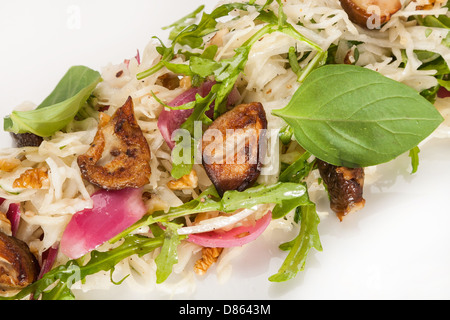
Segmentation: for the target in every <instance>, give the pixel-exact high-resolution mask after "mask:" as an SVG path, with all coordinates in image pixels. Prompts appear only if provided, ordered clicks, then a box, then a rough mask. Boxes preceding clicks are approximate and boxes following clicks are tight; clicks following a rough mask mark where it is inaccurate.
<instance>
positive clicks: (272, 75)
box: [0, 0, 450, 294]
mask: <svg viewBox="0 0 450 320" xmlns="http://www.w3.org/2000/svg"><path fill="white" fill-rule="evenodd" d="M226 2H236V0H230V1H221V2H220V3H219V4H223V3H226ZM241 2H244V1H241ZM257 3H258V4H264V3H265V1H263V0H258V1H257ZM402 3H403V5H404V9H403V10H401V11H399V12H398V13H396V14H395V15H394V16H393V17H392V19H391V20H390V21H389V22H388V23H387V24H386V25H385V26H383V28H382V29H381V30H374V31H368V30H364V29H362V28H360V27H358V26H355V25H354V24H353V23H352V22H351V21H350V20H349V18H348V16H347V14H346V13H345V11H344V10H343V9H342V8H341V6H340V4H339V1H338V0H285V1H283V4H284V10H285V13H286V15H287V16H288V20H289V22H290V23H292V25H294V26H295V28H296V29H297V30H298V31H299V32H300V33H302V34H303V35H304V36H305V37H307V38H309V39H311V40H312V41H314V42H315V43H317V44H319V45H320V47H322V49H323V50H328V49H329V48H330V46H332V45H335V46H337V51H336V59H337V62H340V63H343V62H344V59H345V57H346V55H347V53H348V52H349V50H352V49H354V48H353V45H351V44H350V43H359V45H358V50H359V59H358V60H357V62H356V63H357V65H360V66H364V67H366V68H370V69H373V70H376V71H378V72H380V73H381V74H383V75H385V76H387V77H390V78H392V79H394V80H397V81H400V82H403V83H405V84H407V85H409V86H411V87H412V88H414V89H416V90H417V91H422V90H424V89H428V88H430V87H433V86H435V85H436V84H437V81H436V78H435V77H434V76H433V75H434V74H435V72H434V71H433V70H428V71H421V70H418V68H419V67H420V65H421V62H420V61H419V60H418V58H417V56H416V54H415V53H414V51H415V50H427V51H431V52H435V53H437V54H440V55H441V56H442V57H443V58H444V60H445V61H446V62H447V63H448V64H449V65H450V50H449V48H447V47H446V46H444V45H443V44H442V39H444V38H445V37H446V35H447V33H446V31H445V30H443V29H438V28H428V27H421V26H418V25H416V24H415V23H414V22H408V21H407V18H408V17H411V16H414V15H418V14H420V15H440V14H447V9H446V8H441V6H440V5H439V4H436V5H435V7H434V8H433V9H431V10H417V8H416V7H417V5H419V4H420V3H421V2H420V1H418V2H411V1H402ZM272 6H274V7H275V6H277V4H276V3H274V4H272ZM233 14H234V15H235V16H236V19H228V20H227V21H223V22H221V23H220V24H219V26H218V27H219V31H218V33H217V35H216V36H215V37H212V36H211V35H209V36H207V37H206V38H205V41H210V42H211V43H214V44H217V45H218V46H219V51H218V53H217V57H216V58H217V59H225V58H229V57H232V56H233V55H234V53H235V52H234V49H236V48H238V47H239V46H241V45H242V44H243V43H244V42H245V41H246V40H247V39H248V38H250V37H251V35H253V34H254V33H255V32H256V31H257V30H258V29H259V28H261V25H260V24H258V23H256V22H255V18H256V16H257V15H258V13H257V12H256V11H252V10H249V12H233ZM157 46H158V43H156V42H154V41H151V42H150V43H149V44H148V46H147V47H146V48H145V50H144V51H142V52H141V57H142V59H141V64H139V63H138V61H137V60H136V59H131V60H130V62H129V65H127V64H125V63H119V64H109V65H106V66H105V68H104V69H103V70H102V78H103V82H101V83H100V84H99V85H98V87H97V89H96V90H95V92H94V95H95V96H96V97H97V99H98V103H99V104H101V105H103V106H109V109H108V110H107V111H106V113H108V114H109V115H112V114H113V113H114V112H115V110H117V108H119V107H121V106H122V105H123V103H124V102H125V101H126V100H127V98H128V97H129V96H131V97H132V98H133V101H134V105H135V112H136V117H137V119H138V122H139V125H140V127H141V128H142V130H143V132H144V135H145V138H146V139H147V141H148V144H149V146H150V150H151V156H152V160H151V169H152V176H151V179H150V183H149V184H148V185H147V186H146V187H145V189H146V191H148V192H151V193H152V194H154V195H155V196H156V197H157V198H158V201H159V206H160V207H163V208H165V209H168V208H169V207H171V206H178V205H181V204H183V202H185V201H186V200H187V199H189V198H190V197H195V196H196V195H198V194H199V192H201V191H202V190H204V189H205V188H206V187H207V186H209V185H210V184H211V182H210V181H209V179H208V177H207V175H206V174H205V172H204V170H203V169H202V168H201V166H199V165H197V166H196V167H195V170H196V171H197V175H198V178H199V183H198V184H199V188H198V189H196V190H194V189H193V190H189V191H188V192H186V193H180V192H177V191H173V190H171V189H170V188H168V187H167V183H168V182H169V181H171V180H172V178H171V175H170V170H171V161H170V160H171V153H170V149H169V148H168V147H167V145H166V144H165V143H164V139H163V137H162V136H161V133H160V132H159V131H158V128H157V119H158V115H159V113H160V112H161V111H162V106H161V105H160V104H159V103H158V102H157V101H156V100H155V99H154V98H153V96H152V94H151V93H152V92H154V93H155V94H156V95H157V96H158V97H159V99H161V100H163V101H167V102H169V101H171V100H172V99H174V98H175V97H177V96H178V95H179V94H180V93H182V92H183V91H184V90H185V89H184V88H181V87H180V88H177V89H175V90H169V89H167V88H165V87H163V86H161V85H158V84H157V79H158V78H159V77H160V76H162V75H163V74H165V73H167V72H168V71H167V69H165V68H163V69H162V70H160V71H159V72H157V73H156V74H154V75H152V76H150V77H148V78H145V79H144V80H137V78H136V75H137V74H138V73H140V72H143V71H145V70H147V69H148V68H150V67H151V66H153V65H154V64H155V63H157V62H158V61H159V59H160V55H159V53H158V52H157V51H156V47H157ZM291 46H295V47H296V48H297V51H298V52H300V53H301V52H302V51H305V52H306V51H307V50H310V49H309V48H308V47H307V46H306V45H305V44H304V43H302V42H297V41H294V40H292V39H291V38H289V37H287V36H285V35H282V34H280V33H273V34H270V35H266V36H264V37H263V39H261V40H260V41H258V42H257V43H256V44H255V45H254V47H253V49H252V50H251V53H250V56H249V61H248V63H247V65H246V68H245V72H244V74H243V75H242V78H241V79H239V80H238V85H239V89H240V91H241V93H242V101H241V102H252V101H258V102H261V103H262V104H263V106H264V107H265V109H266V113H267V116H268V121H269V129H280V128H282V127H283V126H284V122H283V121H282V120H281V119H280V118H277V117H274V116H272V115H271V110H273V109H279V108H281V107H283V106H285V105H286V104H287V102H288V101H289V100H290V97H291V96H292V95H293V94H294V92H295V91H296V89H297V88H298V86H299V84H298V83H297V81H296V79H297V77H296V75H295V74H294V73H293V72H292V71H291V69H289V68H286V65H287V64H288V60H287V56H286V53H287V52H288V51H289V48H290V47H291ZM402 51H403V52H404V54H406V57H407V61H408V62H407V64H406V66H405V67H404V68H403V67H400V63H401V62H402V61H403V60H402ZM311 56H312V55H311ZM392 56H394V57H395V58H396V59H393V58H392ZM308 59H310V58H307V59H305V60H304V61H303V62H302V63H303V65H306V64H307V63H308V62H309V60H308ZM173 62H174V63H181V62H182V60H181V58H177V59H176V60H175V61H173ZM119 71H122V72H123V74H122V75H121V76H120V77H117V74H118V72H119ZM436 107H437V108H438V110H439V111H440V112H441V113H442V114H443V115H444V116H445V117H446V119H447V120H446V122H444V123H443V124H442V125H441V126H440V127H439V128H438V130H437V131H436V132H435V134H434V135H433V137H432V138H436V137H437V138H444V137H445V138H448V137H450V123H449V121H450V120H449V119H450V98H447V99H439V100H438V101H437V102H436ZM27 108H28V107H27ZM96 130H97V120H96V119H95V118H90V119H87V120H85V121H82V122H77V121H74V122H73V123H71V124H70V125H69V126H68V127H67V128H66V131H67V133H62V132H58V133H56V134H55V135H54V136H53V137H51V138H49V139H47V140H46V141H45V142H44V143H42V145H41V146H40V147H39V148H21V149H15V148H11V149H4V150H1V151H0V159H11V158H22V159H24V160H23V161H22V162H21V165H20V167H19V168H17V169H16V170H15V171H13V172H10V173H9V172H0V186H1V189H0V197H2V198H5V199H7V202H6V204H8V203H11V202H20V203H22V204H23V209H24V215H23V223H22V224H21V227H20V230H19V234H18V237H19V238H21V239H23V240H25V241H26V242H27V243H28V244H29V245H30V247H31V249H32V251H33V252H35V253H36V254H38V256H40V255H41V254H42V253H43V252H44V251H45V250H47V249H48V248H50V247H51V246H52V245H54V244H55V243H57V242H58V241H59V240H60V239H61V235H62V233H63V231H64V228H65V226H66V225H67V223H68V222H69V221H70V218H71V216H72V215H73V214H75V213H76V212H78V211H81V210H83V209H84V208H89V207H91V206H92V201H91V199H90V194H92V193H93V191H94V189H95V188H94V187H93V186H91V185H89V184H88V183H87V182H85V181H83V179H82V178H81V174H80V170H79V167H78V165H77V162H76V159H77V157H78V156H79V155H81V154H83V153H85V152H86V151H87V149H88V148H89V145H90V143H91V142H92V140H93V138H94V135H95V133H96ZM273 139H277V137H276V136H275V137H273ZM430 139H431V138H430ZM427 141H428V140H427ZM300 152H301V150H299V149H295V148H292V149H289V150H287V151H286V152H285V153H283V154H282V155H280V154H279V153H276V156H279V157H281V159H282V161H283V162H286V163H292V162H293V161H294V160H295V159H296V157H297V156H298V155H299V154H300ZM40 166H45V167H47V168H48V169H49V171H48V172H49V180H50V185H49V187H48V188H47V189H27V190H20V189H15V188H13V187H12V184H13V181H14V180H15V179H16V178H18V177H19V176H20V174H21V173H23V172H24V171H25V170H27V169H29V168H36V167H40ZM375 171H376V168H369V170H368V171H367V173H366V176H367V181H366V183H370V179H371V177H373V176H375ZM267 172H270V174H265V175H262V176H261V177H260V181H259V182H261V183H271V182H274V181H276V180H277V175H278V173H279V172H278V171H276V172H273V171H270V170H269V171H267ZM309 184H310V189H309V190H310V193H311V197H312V198H313V200H315V199H318V198H320V197H323V194H324V192H323V187H322V186H321V185H319V184H317V176H315V175H312V176H311V177H310V181H309ZM241 214H242V213H241ZM322 214H323V215H326V214H327V213H326V212H325V213H322ZM243 216H244V215H243ZM234 222H236V221H234ZM187 228H189V227H187ZM192 228H193V227H192ZM291 228H292V226H291V225H290V223H288V222H284V221H276V222H274V223H273V224H272V225H271V226H270V227H269V228H268V229H267V231H266V234H270V233H271V232H276V231H277V230H285V231H286V230H291ZM184 231H185V232H186V233H188V232H194V231H192V230H191V229H189V230H188V229H185V230H184ZM105 249H107V246H106V247H105ZM200 249H201V248H199V247H198V246H197V245H194V244H191V243H187V242H186V243H183V244H182V245H181V246H180V247H179V263H178V265H177V266H175V269H174V275H173V276H172V277H175V278H176V279H177V281H171V280H170V281H168V282H167V283H165V284H162V285H158V286H157V289H159V290H162V291H163V292H166V293H172V294H177V293H180V292H183V293H186V292H193V290H195V275H194V272H193V269H192V261H193V260H195V259H197V258H199V254H200ZM244 250H245V247H244V248H237V249H235V250H225V252H224V253H223V254H222V256H221V258H220V260H219V262H218V264H217V268H216V269H217V271H218V272H219V277H220V279H222V280H224V279H226V278H227V277H229V276H230V273H231V260H232V258H234V257H235V256H236V255H239V254H241V253H242V252H243V251H244ZM157 253H158V251H155V252H153V253H151V254H148V255H146V256H143V257H137V256H133V257H130V258H128V259H126V260H124V261H122V262H121V263H120V264H119V265H118V266H116V268H115V276H114V277H115V278H116V277H117V278H120V276H121V275H124V276H125V275H127V274H132V276H131V277H129V278H127V279H126V281H125V283H127V284H128V285H130V286H133V287H136V288H140V290H148V291H150V290H154V289H155V288H156V287H155V270H156V265H155V262H154V259H155V258H156V256H157ZM65 260H66V258H65V257H63V256H60V257H59V261H58V262H59V263H63V262H64V261H65ZM112 285H113V284H112V283H111V281H110V279H109V273H104V274H102V273H99V274H97V275H94V276H90V277H88V278H87V281H86V283H84V284H77V287H79V288H80V289H81V290H83V291H88V290H91V289H102V288H108V287H110V286H112Z"/></svg>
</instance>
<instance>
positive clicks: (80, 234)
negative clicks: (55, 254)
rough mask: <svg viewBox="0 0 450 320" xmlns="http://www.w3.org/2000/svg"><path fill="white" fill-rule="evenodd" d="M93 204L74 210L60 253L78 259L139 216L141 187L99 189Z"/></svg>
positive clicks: (140, 214) (141, 213) (142, 203)
mask: <svg viewBox="0 0 450 320" xmlns="http://www.w3.org/2000/svg"><path fill="white" fill-rule="evenodd" d="M92 200H93V202H94V206H93V208H92V209H85V210H83V211H81V212H78V213H76V214H75V215H74V216H73V217H72V219H71V221H70V222H69V224H68V225H67V227H66V230H65V231H64V234H63V236H62V239H61V245H60V248H61V252H62V253H63V254H65V255H66V256H67V257H69V258H71V259H78V258H80V257H82V256H83V255H85V254H86V253H88V252H90V251H92V250H93V249H95V248H97V247H98V246H99V245H101V244H103V243H105V242H106V241H108V240H110V239H112V238H113V237H115V236H116V235H118V234H119V233H120V232H122V231H123V230H125V229H126V228H128V227H130V226H131V225H133V224H134V223H135V222H137V221H138V220H139V219H141V218H142V217H143V216H144V215H145V213H146V208H145V205H144V202H143V200H142V190H141V189H131V188H130V189H124V190H119V191H106V190H100V191H98V192H97V193H95V194H94V195H92Z"/></svg>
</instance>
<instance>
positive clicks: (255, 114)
mask: <svg viewBox="0 0 450 320" xmlns="http://www.w3.org/2000/svg"><path fill="white" fill-rule="evenodd" d="M263 129H267V118H266V113H265V111H264V108H263V106H262V104H261V103H256V102H254V103H250V104H242V105H239V106H237V107H235V108H234V109H232V110H231V111H228V112H227V113H225V114H223V115H222V116H220V117H219V118H217V119H216V120H215V121H214V122H213V124H212V125H211V126H210V127H209V128H208V130H207V131H206V132H205V134H204V136H203V141H202V155H203V166H204V168H205V170H206V173H207V174H208V176H209V178H210V179H211V181H212V183H213V184H214V186H215V187H216V189H217V191H218V192H219V194H220V195H223V193H225V192H226V191H228V190H237V191H243V190H245V189H247V188H248V187H251V185H252V184H253V183H254V182H255V181H256V180H257V179H258V177H259V175H260V174H261V162H260V152H263V148H264V145H263V143H262V141H263V140H264V134H265V132H264V131H265V130H263ZM210 130H218V131H220V132H221V133H222V136H223V144H222V143H219V144H218V143H215V142H214V141H211V140H209V139H207V138H206V137H208V134H209V132H210ZM227 130H243V131H241V132H244V133H246V134H250V135H252V137H253V138H252V139H255V140H253V141H252V142H256V144H255V143H250V141H249V140H247V139H246V141H245V145H244V148H241V149H239V150H236V153H235V154H234V157H233V158H232V159H230V158H227V159H223V163H220V161H213V160H212V159H211V158H210V157H209V155H208V152H205V151H207V150H211V146H213V144H214V143H215V144H216V146H215V148H216V150H218V149H220V150H225V149H226V147H225V142H226V141H227V138H230V135H228V136H227ZM239 152H242V153H240V154H239ZM244 157H245V161H242V160H243V159H244ZM230 160H231V161H230ZM255 160H256V161H255Z"/></svg>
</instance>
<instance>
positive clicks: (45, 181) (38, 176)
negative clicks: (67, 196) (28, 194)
mask: <svg viewBox="0 0 450 320" xmlns="http://www.w3.org/2000/svg"><path fill="white" fill-rule="evenodd" d="M47 172H48V169H47V168H45V167H41V168H34V169H29V170H27V171H25V172H24V173H22V174H21V175H20V177H19V178H17V179H16V180H15V181H14V183H13V188H18V189H46V188H48V187H49V186H50V180H49V178H48V173H47Z"/></svg>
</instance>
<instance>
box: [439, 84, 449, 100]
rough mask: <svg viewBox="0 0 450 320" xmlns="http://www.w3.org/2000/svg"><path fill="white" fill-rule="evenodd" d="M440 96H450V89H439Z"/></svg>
mask: <svg viewBox="0 0 450 320" xmlns="http://www.w3.org/2000/svg"><path fill="white" fill-rule="evenodd" d="M438 97H439V98H448V97H450V91H448V90H447V89H446V88H444V87H440V88H439V91H438Z"/></svg>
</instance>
